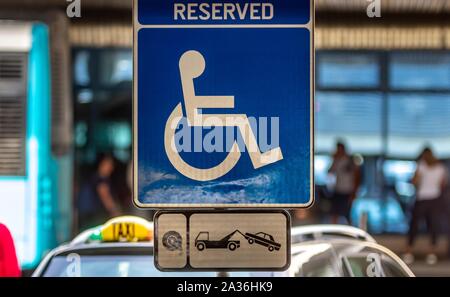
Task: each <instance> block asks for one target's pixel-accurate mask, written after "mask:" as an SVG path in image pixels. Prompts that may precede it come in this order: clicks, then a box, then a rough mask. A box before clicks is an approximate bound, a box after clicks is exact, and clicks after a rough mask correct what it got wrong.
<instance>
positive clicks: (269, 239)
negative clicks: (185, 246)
mask: <svg viewBox="0 0 450 297" xmlns="http://www.w3.org/2000/svg"><path fill="white" fill-rule="evenodd" d="M235 234H240V235H242V236H243V237H244V238H245V239H246V240H247V241H248V243H249V244H254V243H256V244H258V245H262V246H264V247H267V249H268V250H269V251H270V252H273V251H274V250H277V251H278V250H280V248H281V244H279V243H278V242H276V241H275V240H274V238H273V236H272V235H270V234H267V233H264V232H258V233H255V234H252V233H248V232H247V233H245V234H244V233H242V232H241V231H239V230H235V231H233V232H231V233H230V234H228V235H226V236H225V237H223V238H222V239H219V240H210V239H209V232H207V231H202V232H200V233H199V234H198V235H197V237H196V238H195V247H196V248H197V249H198V250H199V251H203V250H205V249H229V250H230V251H234V250H236V249H237V248H239V247H240V246H241V241H240V240H232V239H231V238H232V237H233V235H235Z"/></svg>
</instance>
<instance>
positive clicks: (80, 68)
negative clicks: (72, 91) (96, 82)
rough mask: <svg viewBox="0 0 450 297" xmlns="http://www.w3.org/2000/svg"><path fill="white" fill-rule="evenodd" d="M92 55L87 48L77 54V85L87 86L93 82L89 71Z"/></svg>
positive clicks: (75, 67)
mask: <svg viewBox="0 0 450 297" xmlns="http://www.w3.org/2000/svg"><path fill="white" fill-rule="evenodd" d="M90 56H91V55H90V52H89V51H87V50H82V51H79V52H77V53H76V54H75V62H74V71H75V84H76V85H79V86H87V85H89V84H90V82H91V76H90V72H89V60H90Z"/></svg>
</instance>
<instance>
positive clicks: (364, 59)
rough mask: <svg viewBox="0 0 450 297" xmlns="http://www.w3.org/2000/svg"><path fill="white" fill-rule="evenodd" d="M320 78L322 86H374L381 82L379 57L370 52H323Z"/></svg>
mask: <svg viewBox="0 0 450 297" xmlns="http://www.w3.org/2000/svg"><path fill="white" fill-rule="evenodd" d="M318 74H319V76H318V80H317V83H318V85H319V86H320V87H322V88H345V87H353V88H355V87H361V88H373V87H378V86H379V84H380V78H379V77H380V67H379V64H378V59H377V57H376V56H374V55H368V54H321V55H320V56H319V59H318Z"/></svg>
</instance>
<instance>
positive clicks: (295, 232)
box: [291, 224, 376, 243]
mask: <svg viewBox="0 0 450 297" xmlns="http://www.w3.org/2000/svg"><path fill="white" fill-rule="evenodd" d="M324 236H338V237H345V238H353V239H359V240H364V241H368V242H376V241H375V239H374V238H373V237H372V236H371V235H370V234H369V233H367V232H366V231H364V230H362V229H359V228H356V227H353V226H347V225H327V224H323V225H310V226H297V227H293V228H292V229H291V238H292V243H298V242H300V241H303V240H306V239H307V237H312V238H311V239H319V238H321V237H324Z"/></svg>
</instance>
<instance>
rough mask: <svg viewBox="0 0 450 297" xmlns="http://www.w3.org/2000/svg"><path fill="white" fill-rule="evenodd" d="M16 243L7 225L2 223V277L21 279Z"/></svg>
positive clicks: (0, 228)
mask: <svg viewBox="0 0 450 297" xmlns="http://www.w3.org/2000/svg"><path fill="white" fill-rule="evenodd" d="M20 275H21V272H20V266H19V262H18V260H17V255H16V249H15V247H14V241H13V238H12V236H11V233H10V232H9V230H8V228H6V226H5V225H3V224H2V223H0V277H20Z"/></svg>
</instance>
